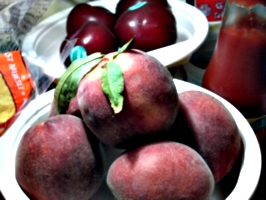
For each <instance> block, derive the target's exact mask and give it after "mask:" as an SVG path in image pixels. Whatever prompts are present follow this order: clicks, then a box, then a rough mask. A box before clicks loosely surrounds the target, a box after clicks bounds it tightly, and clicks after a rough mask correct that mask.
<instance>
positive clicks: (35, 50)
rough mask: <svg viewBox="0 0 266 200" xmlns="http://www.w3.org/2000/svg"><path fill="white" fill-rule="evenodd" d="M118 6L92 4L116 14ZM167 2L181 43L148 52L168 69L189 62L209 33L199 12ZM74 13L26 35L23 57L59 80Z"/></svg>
mask: <svg viewBox="0 0 266 200" xmlns="http://www.w3.org/2000/svg"><path fill="white" fill-rule="evenodd" d="M117 2H118V0H100V1H93V2H90V3H89V4H91V5H97V6H103V7H106V8H108V9H109V10H110V11H111V12H115V7H116V4H117ZM168 2H169V4H170V5H171V6H172V11H173V13H174V16H175V17H176V21H177V31H178V41H177V43H176V44H173V45H170V46H167V47H163V48H160V49H156V50H153V51H149V52H148V53H149V54H150V55H152V56H154V57H156V58H157V59H158V60H160V61H161V62H162V63H163V65H165V66H166V67H170V66H176V65H180V64H181V63H182V62H186V61H188V59H189V58H190V56H191V54H192V53H193V52H194V51H195V50H196V49H197V48H198V47H199V46H200V45H201V44H202V42H203V41H204V40H205V38H206V36H207V33H208V30H209V25H208V21H207V19H206V17H205V15H204V14H203V13H202V12H201V11H200V10H198V9H197V8H195V7H193V6H191V5H189V4H187V3H185V2H182V1H179V0H168ZM71 9H72V8H69V9H66V10H63V11H61V12H59V13H57V14H54V15H52V16H50V17H48V18H47V19H45V20H44V21H42V22H41V23H39V24H38V25H37V26H36V27H34V28H33V29H32V30H31V31H30V32H29V33H28V34H27V35H26V37H25V39H24V41H23V45H22V52H23V53H25V54H27V55H28V56H29V57H31V58H32V60H35V61H36V60H37V61H36V62H40V63H41V64H44V65H45V70H47V73H48V74H52V75H53V76H56V77H59V76H60V75H61V74H62V73H63V72H64V66H63V65H62V64H61V62H60V58H59V47H60V45H61V43H62V41H63V39H64V38H65V36H66V31H65V29H66V18H67V15H68V13H69V12H70V10H71ZM55 66H56V67H57V68H56V69H55Z"/></svg>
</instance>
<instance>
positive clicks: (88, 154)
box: [15, 115, 105, 200]
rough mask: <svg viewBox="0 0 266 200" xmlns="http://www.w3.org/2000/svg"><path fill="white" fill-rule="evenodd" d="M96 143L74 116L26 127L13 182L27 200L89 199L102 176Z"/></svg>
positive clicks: (97, 141) (99, 147)
mask: <svg viewBox="0 0 266 200" xmlns="http://www.w3.org/2000/svg"><path fill="white" fill-rule="evenodd" d="M104 165H105V162H104V152H103V148H102V145H101V143H100V142H99V140H98V139H97V138H96V137H95V136H94V134H92V133H91V132H90V131H89V130H88V129H87V127H86V125H85V124H84V123H83V122H82V120H81V119H80V118H78V117H75V116H72V115H57V116H54V117H50V118H48V119H47V120H45V121H43V122H39V123H37V124H36V125H34V126H32V127H31V128H29V129H28V130H27V131H26V133H25V134H24V135H23V137H22V139H21V141H20V143H19V146H18V149H17V154H16V168H15V170H16V171H15V172H16V180H17V182H18V184H19V185H20V187H21V188H22V190H23V191H24V192H25V194H26V195H27V196H28V197H29V198H30V199H38V200H44V199H45V200H47V199H50V200H53V199H56V200H60V199H69V200H70V199H86V200H87V199H89V198H90V197H91V196H92V195H93V194H94V193H95V192H96V191H97V190H98V188H99V187H100V184H101V183H102V180H103V176H104Z"/></svg>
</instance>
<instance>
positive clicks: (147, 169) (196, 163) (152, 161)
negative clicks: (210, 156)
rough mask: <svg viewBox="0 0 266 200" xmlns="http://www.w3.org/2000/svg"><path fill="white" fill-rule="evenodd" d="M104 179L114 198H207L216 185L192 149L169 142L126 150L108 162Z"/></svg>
mask: <svg viewBox="0 0 266 200" xmlns="http://www.w3.org/2000/svg"><path fill="white" fill-rule="evenodd" d="M106 181H107V185H108V187H109V188H110V190H111V192H112V193H113V195H114V196H115V198H116V199H117V200H129V199H130V200H139V199H152V200H165V199H174V200H179V199H180V200H181V199H182V200H183V199H188V200H191V199H197V200H207V199H210V197H211V195H212V193H213V190H214V184H215V183H214V178H213V175H212V173H211V171H210V169H209V167H208V165H207V164H206V162H205V161H204V160H203V158H202V157H201V156H200V155H199V154H198V153H197V152H196V151H195V150H194V149H192V148H190V147H188V146H187V145H184V144H181V143H177V142H170V141H165V142H157V143H151V144H147V145H143V146H141V147H139V148H136V149H133V150H130V151H126V152H125V153H123V154H122V155H120V156H119V157H118V158H117V159H116V160H114V162H113V163H112V164H111V166H110V168H109V170H108V173H107V180H106Z"/></svg>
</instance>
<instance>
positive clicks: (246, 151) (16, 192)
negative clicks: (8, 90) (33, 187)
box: [0, 79, 261, 200]
mask: <svg viewBox="0 0 266 200" xmlns="http://www.w3.org/2000/svg"><path fill="white" fill-rule="evenodd" d="M174 81H175V84H176V88H177V91H178V93H180V92H183V91H187V90H199V91H203V92H206V93H208V94H210V95H212V96H214V97H215V98H217V99H218V100H219V101H221V102H222V103H223V104H224V105H225V106H226V107H227V108H228V110H229V111H230V113H231V114H232V115H233V117H234V119H235V121H236V123H237V126H238V128H239V132H240V134H241V137H242V142H243V155H242V160H240V161H241V162H240V163H239V165H236V168H234V170H233V172H234V173H232V174H231V173H229V174H228V175H227V176H226V178H225V179H223V180H222V182H221V183H219V184H217V185H216V187H215V191H214V194H213V196H212V198H211V200H224V199H226V200H238V199H241V200H248V199H250V197H251V196H252V194H253V192H254V191H255V189H256V186H257V184H258V180H259V177H260V170H261V152H260V148H259V144H258V142H257V139H256V136H255V133H254V132H253V131H252V129H251V127H250V125H249V124H248V122H247V121H246V119H245V118H244V117H243V116H242V115H241V114H240V112H239V111H238V110H237V109H236V108H235V107H233V106H232V105H231V104H230V103H228V102H227V101H226V100H224V99H222V98H221V97H219V96H217V95H216V94H214V93H212V92H210V91H207V90H205V89H203V88H201V87H198V86H196V85H194V84H191V83H187V82H184V81H181V80H177V79H174ZM53 93H54V90H51V91H49V92H47V93H45V94H43V95H41V96H39V97H38V98H37V99H36V100H34V101H32V102H30V104H29V105H28V106H27V107H26V109H25V110H24V112H22V114H21V115H20V116H19V118H18V119H17V121H16V122H15V124H14V125H13V126H12V127H11V128H10V129H9V130H8V131H7V132H6V133H5V134H4V135H3V136H2V137H1V138H0V163H1V165H0V177H1V178H0V190H1V191H2V193H3V195H4V197H5V198H6V200H17V199H19V200H26V199H28V198H27V197H26V196H25V194H24V193H23V192H22V190H21V189H20V187H19V185H18V183H17V181H16V179H15V156H16V151H17V147H18V144H19V142H20V140H21V138H22V136H23V134H24V133H25V131H26V130H27V129H28V128H29V127H30V126H32V125H33V124H34V123H36V122H39V121H41V120H44V119H46V118H47V116H48V114H49V111H50V107H51V101H52V100H53ZM105 150H106V151H105V152H106V157H107V162H108V165H110V164H111V163H112V161H113V160H114V159H115V158H116V157H117V155H118V154H120V153H121V152H122V151H121V150H117V149H112V148H105ZM224 180H225V181H224ZM222 183H223V184H222ZM225 191H226V192H225ZM92 199H93V200H102V199H104V200H113V197H112V195H111V194H110V191H109V190H108V188H107V186H106V184H105V183H103V185H102V187H101V188H100V190H99V191H98V192H97V193H96V194H95V196H94V197H93V198H92Z"/></svg>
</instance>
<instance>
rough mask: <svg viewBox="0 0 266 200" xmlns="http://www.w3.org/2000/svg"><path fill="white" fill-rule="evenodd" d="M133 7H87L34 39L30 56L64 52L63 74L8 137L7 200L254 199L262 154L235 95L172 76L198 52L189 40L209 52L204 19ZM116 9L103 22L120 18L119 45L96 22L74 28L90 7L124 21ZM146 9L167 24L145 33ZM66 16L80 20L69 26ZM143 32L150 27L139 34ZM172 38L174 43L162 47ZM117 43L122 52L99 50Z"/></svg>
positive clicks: (49, 24) (1, 153)
mask: <svg viewBox="0 0 266 200" xmlns="http://www.w3.org/2000/svg"><path fill="white" fill-rule="evenodd" d="M114 2H115V3H114ZM129 2H131V1H129V0H128V1H124V0H120V1H119V2H117V1H112V0H107V1H95V2H91V3H90V4H81V5H82V6H81V7H78V6H80V5H77V7H76V6H75V7H74V8H71V9H69V10H67V11H63V14H62V13H59V14H56V15H55V16H52V18H53V17H54V18H53V20H51V18H49V19H47V20H46V21H44V23H43V24H42V23H41V24H40V27H39V28H38V29H39V30H38V31H37V32H35V33H34V34H36V35H35V36H33V37H32V41H31V42H32V44H31V45H32V49H31V50H30V49H28V50H27V51H25V52H26V53H27V55H28V56H29V55H31V57H32V58H34V56H37V57H38V56H42V58H43V59H44V60H46V59H52V57H51V56H54V57H53V58H54V60H53V61H54V63H53V65H52V66H53V69H54V71H56V66H57V65H56V62H57V61H55V60H56V59H57V58H58V59H59V60H60V61H58V63H62V65H64V66H65V68H64V71H63V72H62V74H61V75H60V76H59V77H58V80H57V81H56V82H55V86H54V87H53V88H51V89H49V90H48V91H47V92H46V93H43V94H41V95H39V96H36V98H35V99H33V100H32V101H31V102H30V103H29V104H28V105H27V106H25V108H24V109H23V110H22V112H21V113H20V115H19V116H18V118H17V119H16V121H15V122H14V124H13V125H12V126H11V127H10V128H9V129H8V130H7V131H6V132H5V133H4V135H3V136H2V137H1V138H0V162H1V165H0V177H1V179H0V190H1V193H2V194H3V196H4V197H5V199H7V200H14V199H19V200H27V199H38V200H42V199H43V200H51V199H56V200H61V199H62V200H66V199H77V200H81V199H84V200H85V199H86V200H88V199H91V200H113V199H116V200H166V199H169V200H170V199H171V200H178V199H182V200H183V199H188V200H191V199H197V200H225V199H226V200H236V199H241V200H242V199H247V200H248V199H250V198H251V197H252V195H253V194H254V191H255V190H256V187H257V184H258V181H259V177H260V171H261V152H260V147H259V144H258V141H257V139H256V136H255V134H254V132H253V130H252V128H251V126H250V125H249V123H248V122H247V120H246V119H245V118H244V117H243V116H242V115H241V113H240V112H239V111H238V110H237V109H236V108H235V107H234V106H233V105H231V104H230V103H229V102H227V101H226V100H225V99H223V98H221V97H220V96H218V95H216V94H214V93H212V92H210V91H208V90H206V89H204V88H202V87H200V86H197V85H194V84H192V83H189V82H186V81H183V80H179V79H177V78H174V77H173V76H172V74H171V73H170V70H169V69H168V68H167V66H168V64H169V66H170V65H171V64H173V63H176V62H179V61H180V60H181V59H183V58H184V57H187V56H188V55H189V54H190V53H191V52H193V50H192V49H193V48H197V47H195V46H193V48H192V49H190V46H188V47H186V45H196V46H197V45H200V43H201V42H202V41H201V42H200V41H198V40H197V39H196V37H198V36H199V35H201V36H200V37H201V39H202V40H204V39H203V38H204V37H205V35H206V32H204V33H198V26H199V24H194V22H195V23H196V21H197V20H200V19H201V17H202V14H199V13H200V12H198V11H197V10H195V8H194V7H192V6H189V5H186V4H185V3H184V2H181V1H180V2H179V1H174V0H173V1H172V0H169V1H164V3H162V2H163V1H160V2H161V3H162V4H159V3H156V2H157V1H156V0H153V1H152V2H151V3H149V2H148V1H145V2H141V1H138V3H134V4H133V5H127V3H129ZM84 5H87V6H88V7H87V6H84ZM104 6H105V7H104ZM92 7H93V8H92ZM106 7H110V8H112V9H111V10H112V12H113V13H114V12H115V11H116V12H115V15H119V12H118V11H120V12H121V13H122V14H120V16H119V17H117V19H116V22H112V21H107V20H106V21H105V22H106V24H108V23H115V25H114V26H113V25H112V26H111V28H110V29H113V31H114V32H116V35H118V36H119V34H120V33H121V36H119V39H118V37H117V36H115V37H113V34H111V36H110V35H109V36H108V34H109V33H111V32H112V31H110V29H108V28H107V25H103V22H101V23H99V22H95V20H92V22H86V23H85V24H84V25H81V28H79V30H78V31H77V32H76V31H75V26H76V25H77V26H78V23H80V21H79V20H78V19H76V18H75V16H77V13H78V14H79V13H82V12H85V11H83V10H82V9H85V10H86V9H89V10H91V13H94V15H97V14H100V13H101V12H105V13H106V15H108V16H114V14H112V12H109V11H107V10H106ZM118 8H119V9H118ZM75 9H77V10H75ZM94 9H95V11H93V10H94ZM139 9H140V10H142V9H143V11H142V12H141V13H138V14H136V15H135V16H134V18H136V19H135V20H129V18H130V17H132V16H131V14H132V13H135V12H136V11H138V10H139ZM155 11H156V13H155ZM170 11H171V12H170ZM110 13H111V14H110ZM147 13H148V15H149V16H150V15H152V16H153V17H154V18H158V19H159V21H160V20H162V21H163V23H162V22H161V23H162V24H161V25H159V24H158V26H157V25H154V26H151V27H150V26H148V27H147V29H146V28H145V27H146V26H145V24H146V23H148V24H150V23H152V22H151V21H150V20H153V19H148V18H146V20H143V21H141V23H140V22H138V20H137V19H138V18H140V17H141V16H142V15H144V14H147ZM173 13H174V17H173V15H172V14H173ZM194 14H195V16H197V15H198V19H197V17H195V16H194ZM67 16H68V17H69V16H73V19H72V20H73V21H71V20H69V21H71V22H69V23H70V24H69V25H68V24H67V21H66V20H67ZM100 16H103V15H102V14H100ZM86 18H87V17H86ZM55 19H56V20H55ZM93 19H94V18H93ZM104 19H111V17H107V18H106V17H104ZM179 19H183V20H181V21H180V20H179ZM50 20H51V21H50ZM119 20H121V26H120V24H117V23H118V22H119ZM124 20H125V21H130V23H122V22H123V21H124ZM96 21H97V20H96ZM176 21H177V22H178V23H176ZM107 22H108V23H107ZM173 24H178V26H177V27H176V26H174V25H173ZM126 25H128V27H132V28H133V29H132V30H130V29H128V28H126ZM142 25H143V26H144V28H141V29H144V30H143V31H144V32H142V31H141V30H140V29H139V28H136V27H137V26H142ZM161 26H162V27H161ZM200 26H203V27H205V21H204V23H203V24H200ZM84 27H85V28H84ZM159 27H160V28H159ZM90 28H96V30H97V31H96V34H95V33H94V31H91V32H90V31H89V32H90V33H89V35H90V34H91V35H90V36H88V37H85V36H84V38H83V39H79V37H78V36H77V35H80V36H81V35H83V34H84V35H86V34H87V30H90ZM182 28H183V29H182ZM160 29H163V30H160ZM203 29H204V28H203ZM100 30H106V31H100ZM151 30H152V34H151V35H150V34H148V33H147V32H150V31H151ZM165 30H166V31H167V34H166V33H161V31H165ZM176 30H178V31H177V32H176ZM35 31H36V30H35ZM57 31H58V32H57ZM62 31H63V33H62ZM72 31H73V32H74V33H73V32H72ZM134 31H135V32H134ZM67 32H69V33H71V32H72V33H73V34H66V33H67ZM140 32H142V33H140ZM48 33H49V37H48V36H47V34H48ZM85 33H86V34H85ZM129 33H132V35H130V34H129ZM176 33H180V35H178V34H177V35H176ZM181 33H182V34H183V35H182V34H181ZM94 34H95V35H94ZM101 34H103V35H104V37H100V35H101ZM128 34H129V35H128ZM158 35H160V37H158ZM37 36H38V37H37ZM163 36H165V37H163ZM168 36H170V39H169V38H168ZM139 37H140V39H138V38H139ZM186 37H187V38H186ZM90 38H94V39H93V41H92V47H89V48H87V47H86V45H85V43H86V41H87V43H90V42H89V40H90ZM111 38H115V39H114V40H111ZM143 38H144V39H145V40H142V39H143ZM178 38H179V39H180V38H181V40H182V38H183V41H180V42H176V41H177V40H178ZM105 39H107V40H105ZM168 39H169V40H170V41H172V42H174V44H171V43H169V44H168V45H166V46H164V47H158V46H157V45H159V44H160V45H161V43H164V42H165V41H168ZM149 40H151V41H152V44H149V43H148V41H149ZM26 41H27V42H28V39H27V38H26ZM95 41H97V42H96V43H94V42H95ZM112 41H115V42H113V43H114V44H116V45H115V48H114V49H109V50H108V52H103V51H101V50H100V49H97V48H98V44H99V46H100V44H102V43H103V44H109V42H111V43H112ZM190 41H192V43H193V44H192V43H191V42H190ZM194 42H195V43H196V44H194ZM87 43H86V44H87ZM117 44H118V46H117ZM179 44H180V45H181V44H184V45H185V46H183V47H184V49H182V48H181V46H179ZM135 45H139V46H135ZM175 45H176V46H175ZM28 46H30V45H29V44H28ZM110 46H111V45H110ZM142 46H143V47H144V48H146V49H141V48H142ZM43 47H45V48H43ZM55 47H56V48H55ZM93 47H95V49H96V50H93V51H92V52H90V51H91V50H92V49H93ZM154 47H155V49H152V48H154ZM25 48H26V47H25ZM167 48H170V49H171V50H170V51H168V50H167ZM176 48H177V49H176ZM179 48H181V49H179ZM186 48H187V49H190V50H189V51H187V49H186ZM175 49H176V50H175ZM182 50H183V51H184V52H186V51H187V53H185V54H186V55H184V57H182V56H181V57H182V58H181V57H179V56H180V55H179V53H177V52H182ZM171 51H173V52H171ZM188 52H189V53H188ZM180 54H182V53H180ZM173 55H176V56H177V57H175V58H173V57H172V56H173ZM57 56H59V57H57ZM164 56H165V57H164ZM164 58H167V59H166V60H167V61H166V60H164ZM50 62H51V61H50V60H47V64H49V65H50V64H52V62H51V63H50Z"/></svg>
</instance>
